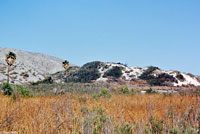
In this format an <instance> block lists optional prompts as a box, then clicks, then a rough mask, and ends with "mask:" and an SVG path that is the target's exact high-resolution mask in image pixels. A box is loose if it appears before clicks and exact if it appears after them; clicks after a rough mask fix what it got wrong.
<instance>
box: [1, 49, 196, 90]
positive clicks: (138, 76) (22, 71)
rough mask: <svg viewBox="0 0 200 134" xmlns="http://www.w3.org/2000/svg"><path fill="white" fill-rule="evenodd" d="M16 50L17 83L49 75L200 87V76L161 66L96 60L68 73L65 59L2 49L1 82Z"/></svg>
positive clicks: (65, 78) (13, 76)
mask: <svg viewBox="0 0 200 134" xmlns="http://www.w3.org/2000/svg"><path fill="white" fill-rule="evenodd" d="M9 51H12V52H14V53H15V54H16V56H17V59H16V61H15V63H14V65H13V66H12V70H11V72H10V81H11V83H14V84H28V83H33V82H37V81H42V80H44V79H45V78H46V77H47V76H51V78H52V79H53V80H54V82H56V83H63V82H83V83H84V82H85V83H87V82H130V83H132V84H135V83H136V84H137V83H142V84H148V85H152V86H200V77H199V76H194V75H192V74H186V73H182V72H179V71H164V70H161V69H160V68H158V67H145V68H141V67H128V66H127V65H124V64H121V63H110V62H100V61H94V62H90V63H86V64H85V65H83V66H82V67H78V66H74V65H70V67H69V69H68V71H67V72H65V71H64V68H63V67H62V61H63V60H62V59H59V58H56V57H52V56H48V55H44V54H40V53H33V52H25V51H21V50H16V49H10V48H1V47H0V83H2V82H5V81H6V72H7V64H6V62H5V55H6V54H7V53H8V52H9Z"/></svg>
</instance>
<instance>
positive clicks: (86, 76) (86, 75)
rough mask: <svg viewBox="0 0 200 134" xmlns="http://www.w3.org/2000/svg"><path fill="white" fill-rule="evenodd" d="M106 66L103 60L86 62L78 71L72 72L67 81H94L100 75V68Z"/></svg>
mask: <svg viewBox="0 0 200 134" xmlns="http://www.w3.org/2000/svg"><path fill="white" fill-rule="evenodd" d="M101 66H104V63H103V62H100V61H94V62H90V63H86V64H85V65H83V66H82V67H81V68H80V69H79V70H78V71H76V72H73V73H71V74H70V76H69V78H68V79H67V80H66V81H68V82H69V81H71V82H92V81H93V80H97V79H98V78H99V77H100V75H101V74H100V72H99V68H100V67H101Z"/></svg>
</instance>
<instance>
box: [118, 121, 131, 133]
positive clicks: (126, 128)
mask: <svg viewBox="0 0 200 134" xmlns="http://www.w3.org/2000/svg"><path fill="white" fill-rule="evenodd" d="M133 130H134V126H133V125H132V124H130V123H127V122H123V123H122V125H121V126H119V125H116V126H115V133H116V134H133Z"/></svg>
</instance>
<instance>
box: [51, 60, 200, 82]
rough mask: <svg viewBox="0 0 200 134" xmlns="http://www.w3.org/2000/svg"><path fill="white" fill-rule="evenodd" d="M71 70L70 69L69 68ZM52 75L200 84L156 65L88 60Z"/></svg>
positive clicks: (189, 76)
mask: <svg viewBox="0 0 200 134" xmlns="http://www.w3.org/2000/svg"><path fill="white" fill-rule="evenodd" d="M70 70H72V69H70ZM70 70H69V71H68V73H67V75H66V73H61V72H60V73H59V75H58V73H56V74H54V75H52V77H53V78H54V80H56V81H58V79H59V80H60V81H62V82H66V81H74V82H95V81H96V82H136V83H137V82H138V81H141V80H143V81H146V82H147V83H148V84H149V85H153V86H200V81H199V77H197V76H194V75H192V74H186V73H182V72H179V71H164V70H161V69H159V68H158V67H145V68H140V67H128V66H126V65H123V64H121V63H109V62H99V61H96V62H90V63H87V64H85V65H83V66H82V67H81V68H80V69H75V70H73V71H70Z"/></svg>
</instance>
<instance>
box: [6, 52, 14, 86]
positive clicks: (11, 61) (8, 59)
mask: <svg viewBox="0 0 200 134" xmlns="http://www.w3.org/2000/svg"><path fill="white" fill-rule="evenodd" d="M5 60H6V62H7V64H8V70H7V83H9V77H10V75H9V72H10V70H11V66H12V65H13V64H14V63H15V60H16V54H15V53H13V52H9V53H8V54H7V55H6V59H5Z"/></svg>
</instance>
